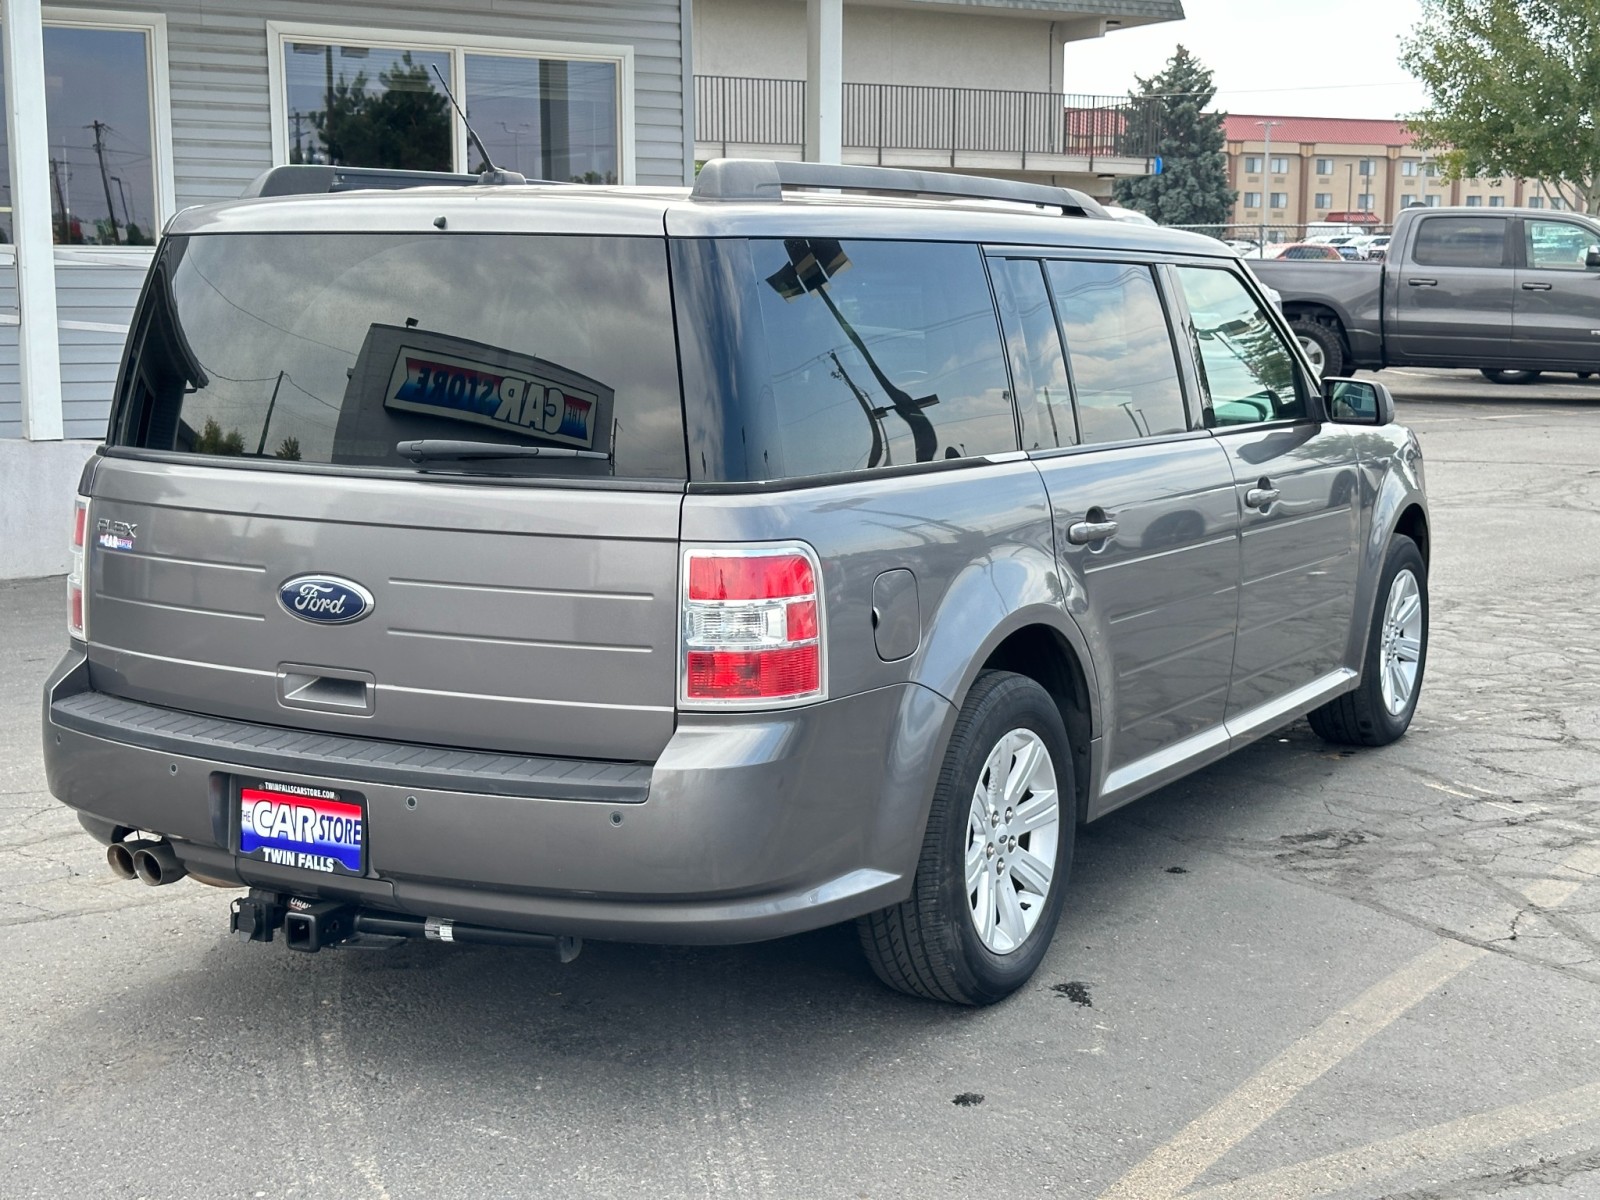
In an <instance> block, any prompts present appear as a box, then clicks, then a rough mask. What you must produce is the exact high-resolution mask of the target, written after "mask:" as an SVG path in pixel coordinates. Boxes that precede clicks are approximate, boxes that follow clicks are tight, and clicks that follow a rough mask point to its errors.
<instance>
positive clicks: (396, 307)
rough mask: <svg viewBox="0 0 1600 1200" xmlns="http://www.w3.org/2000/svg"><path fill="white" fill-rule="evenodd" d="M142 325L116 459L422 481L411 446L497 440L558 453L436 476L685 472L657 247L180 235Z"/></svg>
mask: <svg viewBox="0 0 1600 1200" xmlns="http://www.w3.org/2000/svg"><path fill="white" fill-rule="evenodd" d="M134 328H135V332H134V337H133V341H132V345H131V350H130V355H129V359H128V366H127V370H126V372H125V375H124V379H123V389H122V395H121V398H120V403H119V405H118V409H117V412H116V415H115V416H114V418H113V421H112V434H111V441H112V443H113V444H116V445H124V446H137V447H141V448H144V449H151V450H171V451H178V452H183V453H191V454H209V455H215V456H217V457H218V458H219V459H221V460H227V459H240V460H242V459H267V460H277V461H280V462H303V463H323V464H330V463H331V464H340V465H347V466H351V467H362V466H367V467H373V466H381V467H402V466H404V467H411V466H413V465H414V464H413V461H412V459H411V458H409V457H407V456H405V455H404V454H402V453H401V452H400V451H398V450H397V448H396V447H397V446H398V444H399V443H401V442H404V441H417V440H423V439H427V440H431V441H451V442H475V443H485V442H487V443H492V444H505V445H508V446H512V447H526V446H538V447H542V448H548V449H555V450H559V451H561V452H562V453H560V454H556V455H544V456H539V457H527V456H522V457H515V458H510V457H508V458H505V459H499V458H493V457H469V458H462V459H447V460H446V461H442V462H437V461H429V462H427V463H426V464H425V465H424V466H423V468H422V469H427V470H441V469H443V470H452V471H456V470H459V471H470V472H473V473H480V474H481V473H492V474H517V475H528V474H538V475H573V476H580V477H609V476H616V477H620V478H647V479H649V478H655V479H660V478H666V479H682V478H684V477H685V474H686V470H685V460H684V454H685V451H684V440H683V415H682V411H683V410H682V405H681V401H680V397H679V391H678V373H677V353H676V348H675V344H674V338H673V327H672V307H671V298H670V294H669V288H668V282H667V264H666V249H665V245H664V243H663V242H662V241H660V240H656V239H645V238H614V237H612V238H602V237H564V236H548V235H537V236H536V235H511V234H505V235H502V234H493V235H480V234H443V233H436V234H430V235H425V236H424V235H416V234H326V233H316V234H213V235H203V236H192V237H173V238H169V239H167V241H166V243H165V245H164V246H163V248H162V251H161V253H160V255H159V257H158V258H157V260H156V264H155V267H154V273H153V275H152V278H151V282H150V286H149V287H148V288H147V289H146V294H145V299H144V302H143V307H142V308H141V311H140V313H139V316H138V318H137V322H136V324H135V327H134ZM573 451H578V452H579V453H576V454H574V453H572V452H573Z"/></svg>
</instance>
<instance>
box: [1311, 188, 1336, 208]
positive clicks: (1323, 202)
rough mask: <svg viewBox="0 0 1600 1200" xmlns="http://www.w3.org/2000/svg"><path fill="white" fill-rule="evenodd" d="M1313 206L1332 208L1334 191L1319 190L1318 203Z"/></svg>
mask: <svg viewBox="0 0 1600 1200" xmlns="http://www.w3.org/2000/svg"><path fill="white" fill-rule="evenodd" d="M1313 207H1315V208H1332V207H1333V193H1332V192H1318V193H1317V200H1316V204H1315V205H1313Z"/></svg>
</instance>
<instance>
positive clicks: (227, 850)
mask: <svg viewBox="0 0 1600 1200" xmlns="http://www.w3.org/2000/svg"><path fill="white" fill-rule="evenodd" d="M416 184H422V185H425V186H410V185H416ZM384 188H389V189H393V190H382V189H384ZM252 190H253V192H254V193H255V194H254V195H253V196H251V197H247V198H245V199H242V200H240V201H238V202H234V203H227V204H218V205H211V206H207V207H204V208H193V209H189V210H187V211H185V212H184V213H182V214H180V215H179V216H178V217H177V218H176V219H175V220H174V222H173V223H172V225H171V227H170V228H169V229H168V230H167V233H166V236H165V237H164V238H163V240H162V244H161V248H160V251H159V252H158V253H157V255H156V258H155V261H154V264H153V266H152V268H151V271H150V276H149V280H148V282H147V284H146V286H145V289H144V294H143V297H142V299H141V300H140V303H139V308H138V312H137V315H136V317H135V320H134V323H133V328H132V331H131V334H130V337H129V341H128V347H127V352H126V355H125V357H124V360H123V365H122V372H121V379H120V382H119V384H118V390H117V396H116V403H115V407H114V411H113V414H112V417H111V424H110V430H109V433H108V435H107V438H106V444H105V446H104V447H103V448H101V449H100V451H99V452H98V453H97V454H96V455H95V456H94V458H93V460H92V461H91V462H90V463H89V465H88V467H87V468H86V470H85V471H84V474H83V481H82V486H81V488H80V491H81V496H80V497H79V499H78V501H77V511H76V519H75V522H74V524H73V532H72V545H73V555H74V560H73V561H74V566H73V570H72V574H71V576H70V579H69V583H68V609H69V636H70V648H69V650H68V651H67V654H66V657H65V658H64V659H63V660H62V662H61V664H60V666H59V667H58V668H57V669H56V671H55V672H54V674H52V676H51V677H50V679H49V681H48V684H47V686H46V689H45V697H44V743H45V755H46V762H47V766H48V771H49V779H50V786H51V788H52V790H53V791H54V793H55V794H56V795H57V796H58V797H60V799H61V800H62V801H64V802H65V803H66V804H68V805H71V806H72V807H73V808H74V809H76V810H77V811H78V812H79V814H80V816H81V819H82V822H83V824H84V826H85V827H86V828H87V829H88V830H89V832H90V833H92V834H94V835H95V836H96V837H98V838H100V839H101V840H102V841H104V842H105V843H107V845H108V858H109V861H110V863H111V866H112V868H113V869H114V870H115V871H117V872H118V873H119V874H121V875H124V876H126V877H128V878H133V877H135V876H137V877H140V878H142V879H144V880H145V882H147V883H168V882H171V881H173V880H176V879H179V878H181V877H183V876H184V875H186V874H187V875H190V876H193V877H194V878H196V879H198V880H201V881H203V882H206V883H212V884H217V885H222V886H226V887H235V888H248V889H249V890H248V891H247V892H245V893H243V894H241V895H240V896H238V897H237V898H236V899H234V900H233V903H232V914H231V921H232V927H233V929H234V931H235V932H237V933H238V934H240V935H242V936H244V937H246V938H249V939H253V940H261V941H270V940H272V939H273V937H274V936H275V935H277V936H279V937H281V938H282V939H283V940H285V941H286V942H288V944H289V945H290V946H291V947H293V948H296V949H300V950H316V949H319V948H321V947H324V946H329V945H334V944H338V943H342V942H349V941H352V940H356V941H362V942H376V943H383V942H391V941H395V940H398V939H400V938H404V937H431V938H435V939H439V940H452V941H477V942H497V943H501V944H506V945H540V946H545V947H548V948H550V949H552V950H555V951H558V952H559V953H560V954H562V956H563V957H570V956H571V955H572V954H573V953H575V952H576V950H577V948H578V946H579V944H580V940H581V939H582V938H586V937H593V938H606V939H622V940H633V941H660V942H743V941H753V940H757V939H763V938H772V937H778V936H782V935H785V934H790V933H795V932H797V931H801V930H807V929H813V928H817V927H819V926H823V925H828V924H832V923H836V922H841V921H855V922H857V924H858V928H859V931H860V939H861V944H862V946H863V947H864V949H865V952H866V955H867V957H868V958H869V959H870V960H871V963H872V966H873V968H874V969H875V970H876V972H877V973H878V975H879V976H881V977H882V978H883V979H884V980H885V982H887V983H889V984H891V985H892V986H894V987H897V988H901V989H903V990H905V991H908V992H912V993H915V994H918V995H922V996H928V997H934V998H939V999H943V1000H949V1001H956V1002H961V1003H968V1004H983V1003H988V1002H992V1001H995V1000H998V999H1000V998H1001V997H1003V996H1005V995H1006V994H1008V993H1009V992H1011V991H1013V990H1015V989H1016V988H1017V987H1019V986H1021V985H1022V984H1023V983H1024V982H1025V981H1026V980H1027V979H1028V977H1029V976H1030V975H1031V974H1032V972H1033V971H1034V969H1035V968H1036V967H1037V965H1038V964H1039V962H1040V960H1041V959H1042V957H1043V956H1044V954H1045V952H1046V950H1047V948H1048V946H1049V942H1050V938H1051V935H1052V933H1053V931H1054V929H1055V927H1056V924H1057V922H1058V920H1059V918H1060V915H1061V911H1062V904H1063V900H1064V896H1065V891H1066V883H1067V877H1068V872H1069V868H1070V866H1071V863H1072V851H1073V839H1074V832H1075V829H1076V827H1077V826H1078V824H1080V823H1081V822H1084V821H1087V820H1092V819H1094V818H1096V817H1099V816H1101V815H1103V814H1105V813H1107V812H1109V811H1111V810H1112V809H1114V808H1117V807H1118V806H1119V805H1122V804H1125V803H1127V802H1128V801H1130V800H1133V799H1135V798H1136V797H1138V796H1140V795H1143V794H1144V793H1147V792H1149V791H1151V790H1153V789H1155V788H1158V787H1160V786H1162V785H1163V784H1165V783H1168V782H1170V781H1172V780H1175V779H1177V778H1179V777H1180V776H1182V775H1184V774H1185V773H1187V772H1190V771H1193V770H1195V769H1196V768H1197V767H1200V766H1202V765H1203V764H1206V763H1209V762H1212V761H1214V760H1216V759H1218V758H1220V757H1222V756H1223V755H1225V754H1227V753H1228V752H1229V751H1230V750H1232V749H1234V748H1237V747H1239V746H1241V745H1243V744H1245V743H1247V742H1249V741H1250V740H1252V739H1254V738H1257V737H1260V736H1261V735H1263V734H1265V733H1267V732H1269V731H1271V730H1273V729H1275V728H1277V727H1279V726H1281V725H1283V724H1285V723H1286V722H1288V721H1291V720H1293V719H1295V718H1297V717H1300V716H1302V715H1308V716H1309V717H1310V719H1311V723H1312V726H1313V727H1314V728H1315V729H1316V731H1317V732H1318V733H1320V734H1321V735H1322V736H1323V737H1325V738H1329V739H1332V740H1334V741H1338V742H1347V743H1355V744H1363V745H1379V744H1382V743H1385V742H1389V741H1392V740H1393V739H1395V738H1397V737H1399V736H1400V735H1401V734H1402V733H1403V732H1404V731H1405V728H1406V726H1407V724H1408V723H1409V721H1410V719H1411V715H1412V712H1413V709H1414V708H1415V705H1416V702H1417V696H1418V691H1419V689H1420V685H1421V682H1422V673H1423V667H1424V661H1425V654H1426V638H1427V594H1428V593H1427V562H1428V550H1429V534H1428V516H1427V506H1426V502H1425V500H1424V496H1423V479H1422V461H1421V451H1420V449H1419V447H1418V444H1417V441H1416V439H1415V437H1414V436H1413V435H1412V434H1411V433H1410V432H1409V431H1408V430H1406V429H1404V428H1401V427H1400V426H1397V425H1396V424H1394V412H1393V402H1392V400H1391V399H1390V398H1389V396H1388V394H1387V393H1386V392H1385V391H1384V389H1383V388H1381V387H1379V386H1377V385H1374V384H1370V383H1359V382H1352V381H1348V380H1323V381H1319V380H1318V379H1317V378H1316V377H1315V376H1314V375H1313V373H1312V372H1311V371H1310V369H1309V368H1308V366H1307V364H1306V362H1305V361H1304V359H1303V357H1302V355H1301V352H1300V349H1299V347H1298V346H1297V344H1296V341H1295V338H1294V337H1293V336H1292V335H1291V334H1290V332H1289V330H1288V329H1287V327H1286V326H1285V324H1284V322H1283V320H1282V318H1281V317H1280V316H1279V314H1278V313H1277V312H1276V311H1275V310H1274V308H1273V306H1272V305H1271V304H1270V303H1268V302H1267V301H1266V300H1265V299H1264V298H1263V295H1262V292H1261V290H1260V288H1259V287H1257V285H1256V284H1255V282H1254V281H1253V280H1252V279H1251V277H1250V275H1249V274H1248V273H1247V272H1246V271H1245V270H1244V269H1243V268H1242V267H1241V265H1240V264H1239V262H1238V261H1237V260H1236V259H1234V258H1233V257H1232V256H1231V255H1230V254H1228V253H1227V252H1225V251H1224V250H1223V248H1222V247H1221V246H1220V244H1219V243H1216V242H1214V241H1211V240H1209V239H1206V238H1200V237H1194V236H1189V235H1185V234H1181V233H1175V232H1170V231H1166V230H1161V229H1154V228H1141V227H1138V226H1132V225H1126V224H1119V223H1116V222H1113V221H1110V220H1106V219H1104V218H1103V215H1102V213H1101V212H1100V210H1099V209H1098V207H1097V206H1096V205H1095V204H1094V203H1093V201H1090V200H1088V199H1086V198H1085V197H1083V196H1080V195H1078V194H1076V193H1072V192H1068V191H1062V190H1058V189H1053V188H1044V187H1039V186H1033V185H1021V184H1011V183H1003V182H999V181H993V180H979V179H963V178H961V177H958V176H949V175H921V174H917V173H910V172H897V171H882V170H877V169H873V168H840V167H820V166H814V165H811V166H808V165H803V164H779V163H770V162H763V163H755V162H739V161H719V162H713V163H711V164H709V165H708V166H706V167H705V169H704V170H703V172H702V173H701V175H700V177H699V181H698V183H697V184H696V186H695V188H694V189H693V191H692V192H691V191H685V190H647V189H635V188H609V189H590V188H581V187H571V186H565V187H563V186H534V185H528V186H516V185H503V186H489V185H478V184H475V183H472V182H471V181H468V182H467V183H466V184H463V183H461V182H460V181H457V180H451V179H446V180H444V181H442V182H441V181H440V180H437V179H435V180H428V179H404V178H396V177H392V176H381V177H367V176H363V175H362V174H361V173H360V172H354V171H339V170H329V169H327V168H281V169H279V170H278V171H275V172H272V173H269V175H268V176H265V177H263V180H262V181H259V182H258V184H257V185H256V187H255V188H254V189H252Z"/></svg>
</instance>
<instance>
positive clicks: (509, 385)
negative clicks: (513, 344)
mask: <svg viewBox="0 0 1600 1200" xmlns="http://www.w3.org/2000/svg"><path fill="white" fill-rule="evenodd" d="M599 399H600V398H599V396H598V395H596V394H595V393H593V392H585V391H583V390H581V389H577V388H574V387H572V386H571V385H570V384H562V383H558V382H555V381H553V380H550V379H543V378H540V377H539V376H537V375H534V374H532V373H529V372H517V371H507V370H505V369H504V368H501V367H496V366H494V365H492V364H487V363H482V362H473V361H472V360H471V359H466V358H458V357H456V356H455V355H450V354H441V353H439V352H438V351H436V350H423V349H420V348H417V347H415V346H401V347H400V351H399V353H398V354H397V355H396V356H395V364H394V370H393V372H392V373H391V375H390V377H389V388H388V393H387V395H386V397H385V399H384V405H385V407H387V408H396V409H404V410H406V411H408V412H418V413H428V414H431V415H433V416H446V417H453V418H455V419H457V420H462V421H471V422H474V423H475V424H479V425H487V426H490V427H491V428H494V429H503V430H505V431H507V432H508V433H520V434H525V435H529V434H531V435H532V436H534V437H538V438H542V439H544V440H545V441H551V442H558V443H561V444H563V445H568V446H577V447H581V448H583V449H586V450H589V449H593V448H594V442H595V427H596V425H597V423H598V422H597V417H598V415H599V407H600V405H599Z"/></svg>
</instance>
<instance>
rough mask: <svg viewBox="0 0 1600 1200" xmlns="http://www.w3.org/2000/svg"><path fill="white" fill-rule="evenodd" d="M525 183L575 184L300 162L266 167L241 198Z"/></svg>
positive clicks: (508, 174)
mask: <svg viewBox="0 0 1600 1200" xmlns="http://www.w3.org/2000/svg"><path fill="white" fill-rule="evenodd" d="M522 183H538V184H555V185H557V186H561V187H570V186H572V185H571V184H569V183H567V182H565V181H563V180H560V179H528V178H526V177H525V176H523V175H521V174H519V173H518V172H516V171H502V170H499V169H496V170H493V171H484V172H483V173H482V174H480V175H463V174H460V173H458V172H455V171H399V170H390V169H389V168H388V167H329V166H324V165H322V164H321V163H297V164H295V165H294V166H288V167H273V168H271V169H270V170H267V171H263V172H262V173H261V174H260V175H257V176H256V177H255V179H254V180H252V181H251V183H250V186H249V187H247V188H245V190H244V192H243V196H242V198H243V199H246V200H248V199H251V198H253V197H256V196H315V195H321V194H323V193H327V192H355V191H362V190H365V189H373V188H375V189H378V190H381V191H386V192H392V191H398V190H400V189H401V188H414V187H481V186H483V185H485V184H499V185H515V184H522Z"/></svg>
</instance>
